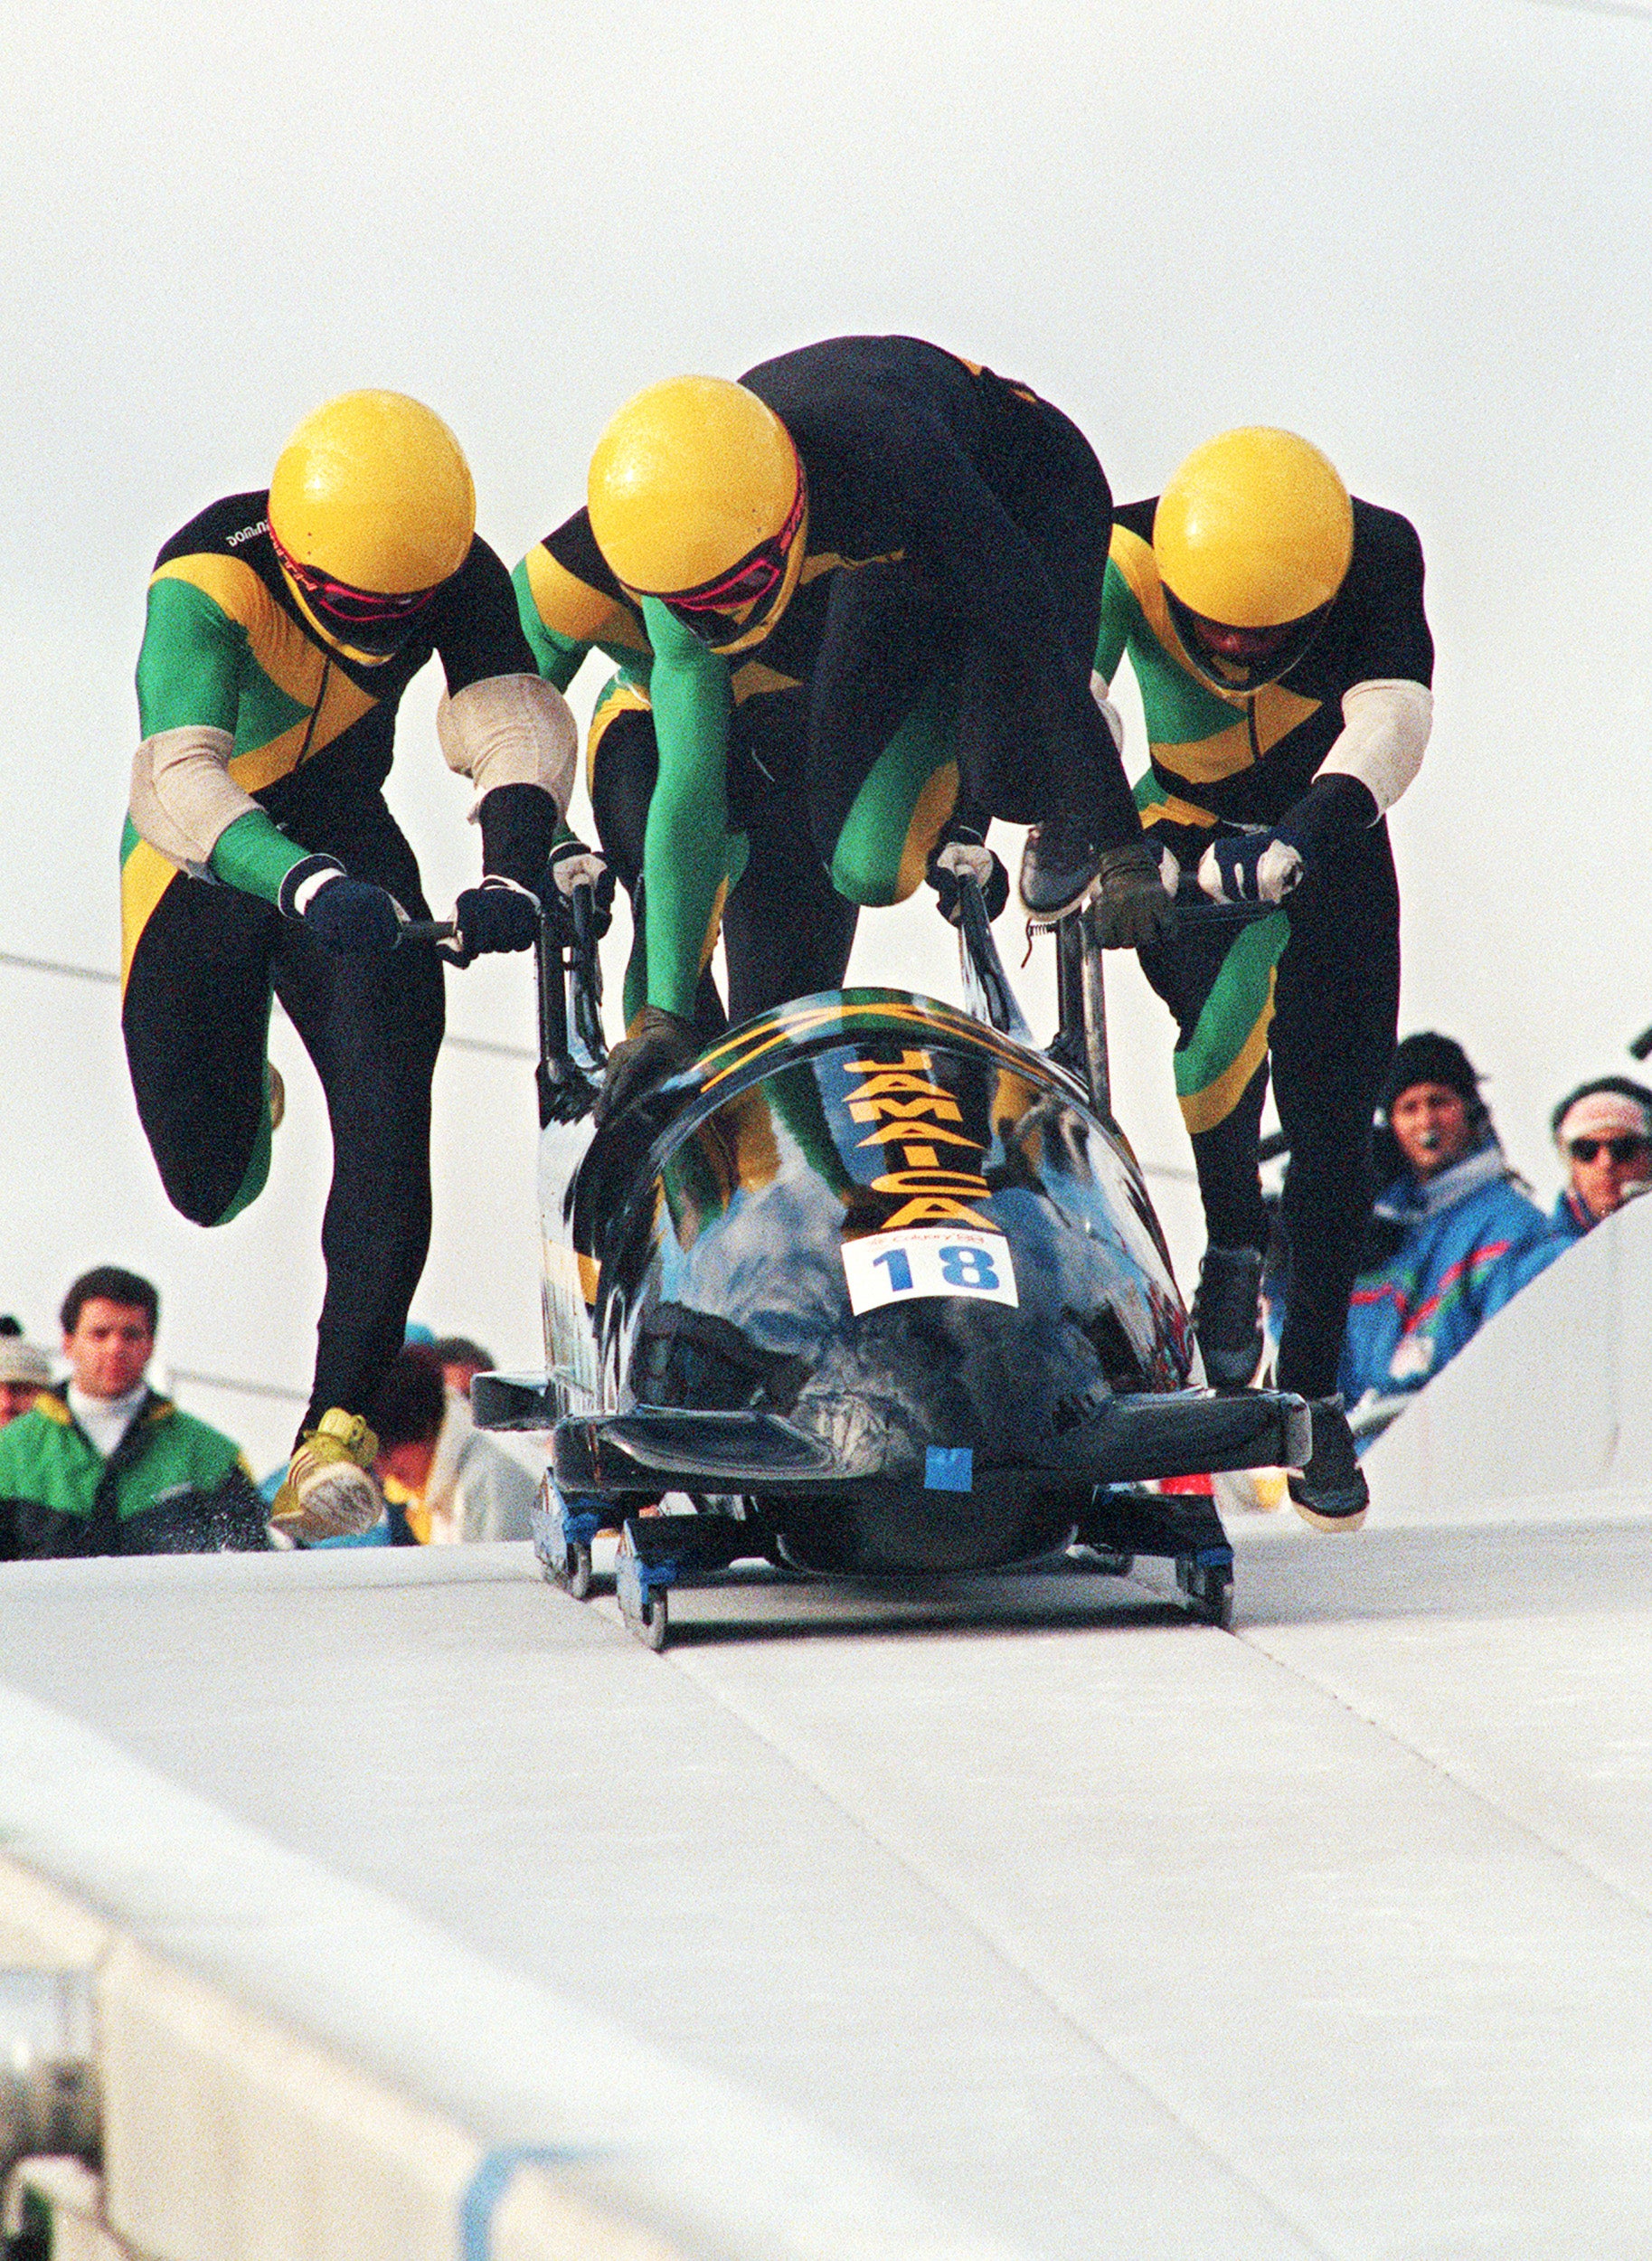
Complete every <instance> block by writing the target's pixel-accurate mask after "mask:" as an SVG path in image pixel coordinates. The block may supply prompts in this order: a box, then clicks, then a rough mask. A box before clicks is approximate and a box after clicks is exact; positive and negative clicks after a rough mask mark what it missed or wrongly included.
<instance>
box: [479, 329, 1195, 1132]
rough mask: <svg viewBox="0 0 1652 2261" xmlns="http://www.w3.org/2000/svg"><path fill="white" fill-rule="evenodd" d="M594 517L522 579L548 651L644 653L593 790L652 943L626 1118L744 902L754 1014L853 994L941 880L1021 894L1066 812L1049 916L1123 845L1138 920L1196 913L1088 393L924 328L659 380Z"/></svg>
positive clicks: (610, 1091) (1107, 903)
mask: <svg viewBox="0 0 1652 2261" xmlns="http://www.w3.org/2000/svg"><path fill="white" fill-rule="evenodd" d="M588 507H589V520H588V525H589V535H587V534H586V532H585V530H584V529H583V528H581V529H580V531H579V533H578V535H577V536H576V535H572V534H570V533H568V532H566V531H565V532H564V534H563V535H562V536H560V537H558V536H553V537H552V540H551V541H550V543H548V544H542V545H541V549H542V553H543V554H542V555H541V556H539V557H537V558H536V557H534V556H533V555H530V558H529V559H528V560H527V561H525V563H524V570H523V572H522V574H521V576H520V577H519V582H518V585H519V588H522V587H523V586H524V583H525V591H524V599H525V601H524V617H526V618H527V620H528V626H529V629H530V633H531V634H533V631H534V618H535V616H537V618H538V620H539V622H540V631H541V632H540V634H539V636H538V638H537V641H538V645H539V649H540V655H541V665H542V667H548V668H549V669H551V670H552V673H553V674H554V672H555V671H557V670H558V669H559V668H560V667H562V665H564V664H566V663H567V661H568V659H569V658H570V657H571V656H572V653H573V651H574V650H575V649H577V648H578V646H579V644H580V643H581V640H590V639H593V638H594V639H595V640H598V641H600V642H602V643H604V644H605V646H606V647H607V648H609V649H610V650H613V651H616V652H617V653H620V652H622V653H623V654H624V655H625V657H626V659H627V662H628V680H626V681H624V682H622V684H621V686H619V688H618V692H617V693H616V694H615V696H616V699H617V701H618V710H617V711H616V712H615V713H612V714H609V715H607V716H604V715H603V714H601V713H600V712H599V717H598V721H599V724H600V725H603V726H604V727H605V728H606V730H607V733H608V735H607V736H606V737H601V736H600V733H599V741H600V743H599V750H598V766H597V771H596V774H595V775H594V776H593V794H594V798H595V800H596V804H597V807H598V809H599V820H601V815H602V810H603V807H604V803H605V801H606V802H607V803H608V805H609V808H610V809H614V810H616V811H617V812H618V815H619V818H620V822H619V823H618V824H615V823H613V822H611V821H610V822H609V823H608V824H607V826H606V828H604V830H603V836H602V837H603V845H604V847H605V848H607V849H608V851H609V855H610V856H611V857H612V859H613V861H614V862H615V864H616V865H617V866H618V868H619V869H620V872H621V875H622V876H624V877H625V878H626V879H627V881H628V884H630V885H635V884H637V882H640V885H641V889H642V894H643V900H644V904H645V959H646V962H645V963H644V964H642V965H640V966H638V965H635V964H634V966H633V969H632V979H631V984H630V989H629V993H628V1000H627V1002H628V1014H629V1016H630V1017H629V1019H628V1031H629V1034H628V1038H627V1041H626V1042H625V1043H624V1044H622V1045H618V1047H617V1048H616V1050H615V1052H614V1054H613V1055H611V1056H610V1061H609V1080H608V1083H607V1086H606V1088H605V1091H604V1093H603V1101H602V1106H603V1110H604V1112H613V1111H614V1110H616V1109H617V1108H618V1107H620V1106H622V1105H623V1104H625V1103H626V1101H627V1099H628V1097H629V1096H631V1095H632V1094H634V1093H637V1092H638V1091H640V1090H641V1089H643V1088H644V1087H646V1086H647V1084H648V1083H651V1082H652V1081H654V1080H655V1079H656V1078H657V1077H658V1076H660V1075H663V1074H667V1073H669V1072H670V1070H671V1069H672V1068H673V1067H675V1066H676V1065H679V1064H682V1063H683V1062H684V1061H685V1060H686V1059H688V1058H690V1057H692V1055H693V1054H694V1051H695V1050H696V1049H697V1048H698V1041H699V1034H700V1032H699V1031H698V1030H697V1029H696V1027H695V1025H694V1011H695V1004H696V997H697V994H698V993H699V989H700V981H701V975H702V971H703V967H704V964H705V962H706V960H707V958H708V957H709V954H710V951H711V948H712V946H713V941H714V940H715V938H716V934H717V932H718V926H719V922H720V920H721V919H722V915H723V904H724V902H725V898H726V902H727V904H728V919H729V937H728V941H729V950H728V957H729V969H730V987H731V994H730V1000H729V1002H730V1010H731V1012H732V1014H733V1015H734V1017H736V1018H743V1017H747V1016H749V1015H750V1014H751V1013H755V1012H759V1011H761V1010H763V1009H766V1008H769V1007H770V1006H773V1005H776V1004H779V1003H781V1002H783V1001H784V1000H785V999H787V998H793V997H797V996H800V995H805V994H807V993H808V992H809V991H811V990H814V989H832V988H835V987H836V986H837V985H838V984H839V983H840V982H841V980H842V979H843V975H844V971H845V967H846V965H847V962H848V957H849V950H850V945H851V943H852V941H853V940H854V928H855V921H856V918H857V915H858V912H859V909H860V907H861V906H863V905H873V904H883V903H898V902H901V901H902V900H903V899H904V898H905V897H906V896H908V895H909V894H911V893H912V891H913V890H914V889H915V888H916V887H917V886H918V885H920V882H921V881H922V880H923V879H924V878H925V877H926V875H929V876H930V877H931V879H932V880H933V881H934V882H936V883H937V884H938V887H939V890H940V891H941V892H942V894H943V903H944V901H945V900H946V898H947V896H948V895H950V897H951V899H952V900H953V901H954V903H955V902H956V894H957V886H958V872H959V871H960V870H962V871H965V872H968V873H969V874H971V875H974V876H977V877H978V878H979V879H981V880H982V881H983V883H984V884H985V886H986V889H987V890H988V891H989V898H990V899H996V903H997V905H998V906H999V907H1001V906H1002V904H1003V903H1004V901H1005V897H1006V894H1007V881H1006V879H1005V875H1003V873H1002V868H1001V867H1000V866H996V864H995V860H994V859H993V857H992V856H991V852H990V850H989V849H988V848H987V847H986V842H985V832H986V824H987V821H988V820H989V818H993V817H1000V818H1006V819H1008V820H1011V821H1014V822H1019V823H1036V822H1040V821H1042V820H1044V819H1054V820H1057V823H1056V828H1055V830H1054V831H1053V832H1052V834H1051V836H1050V837H1051V841H1052V843H1053V844H1056V845H1059V846H1060V848H1061V855H1060V857H1059V858H1058V859H1057V863H1056V864H1054V865H1051V866H1050V867H1049V868H1045V867H1044V866H1043V865H1041V864H1040V862H1039V859H1038V855H1037V851H1036V847H1035V848H1034V856H1033V858H1032V862H1031V865H1030V866H1029V867H1028V868H1027V870H1026V871H1024V893H1025V895H1026V901H1027V903H1028V905H1029V907H1030V908H1032V909H1033V910H1034V911H1035V912H1036V913H1038V914H1039V915H1042V916H1052V917H1053V915H1054V914H1055V913H1057V912H1058V911H1060V910H1061V909H1062V908H1064V907H1066V905H1067V904H1068V903H1069V902H1073V901H1077V900H1080V899H1081V897H1082V896H1083V894H1085V893H1086V892H1087V890H1088V889H1089V888H1090V886H1091V885H1092V884H1093V883H1095V881H1096V880H1097V877H1098V873H1099V871H1100V866H1101V864H1102V860H1103V858H1104V856H1108V855H1109V852H1111V853H1115V854H1117V855H1118V856H1122V858H1123V861H1124V863H1125V864H1126V865H1130V860H1131V857H1132V856H1134V857H1135V859H1136V861H1137V863H1138V864H1139V865H1140V866H1141V868H1140V869H1136V868H1135V866H1131V868H1130V869H1129V870H1128V871H1127V872H1124V873H1122V874H1121V875H1118V876H1116V877H1115V879H1113V880H1111V881H1109V878H1108V877H1107V876H1106V875H1104V876H1103V883H1102V895H1103V903H1104V910H1105V913H1106V918H1107V921H1108V922H1111V923H1115V924H1116V923H1118V922H1119V921H1120V920H1121V921H1122V922H1123V924H1122V926H1121V927H1120V931H1119V932H1118V933H1117V934H1115V935H1113V937H1112V938H1113V939H1115V940H1119V941H1130V942H1134V941H1145V940H1147V939H1150V937H1151V935H1152V934H1153V933H1155V932H1157V931H1159V928H1160V927H1161V926H1162V924H1163V923H1164V922H1166V920H1167V919H1168V917H1169V904H1168V902H1167V899H1166V896H1165V894H1164V892H1163V889H1162V887H1161V886H1160V885H1159V881H1158V875H1157V871H1156V866H1155V865H1154V863H1153V860H1152V858H1151V857H1149V856H1147V851H1146V848H1145V846H1144V844H1143V842H1142V838H1141V826H1140V822H1139V819H1138V817H1137V813H1136V809H1135V806H1134V803H1133V801H1132V800H1131V798H1130V794H1129V790H1128V785H1127V783H1126V781H1125V777H1124V771H1123V767H1122V764H1121V762H1120V760H1119V752H1118V750H1117V746H1116V743H1115V742H1114V739H1113V737H1112V735H1111V734H1110V733H1109V727H1108V725H1107V724H1106V723H1105V721H1104V720H1103V717H1102V714H1101V713H1100V710H1099V708H1098V707H1097V705H1096V704H1095V701H1094V700H1093V698H1092V697H1091V695H1090V656H1091V654H1092V653H1093V651H1094V649H1095V643H1096V635H1097V629H1098V626H1099V623H1100V609H1101V584H1102V577H1103V574H1104V572H1105V571H1106V565H1107V540H1108V533H1109V526H1110V525H1111V515H1112V506H1111V497H1110V495H1109V489H1108V486H1107V481H1106V479H1105V478H1104V477H1103V475H1102V471H1101V467H1100V464H1099V463H1098V462H1097V460H1096V458H1095V454H1094V452H1093V450H1092V449H1090V445H1089V443H1088V441H1087V440H1085V439H1084V437H1083V435H1082V434H1081V432H1080V431H1079V430H1077V428H1076V427H1075V426H1074V425H1073V424H1072V423H1071V422H1070V421H1069V420H1068V419H1067V418H1066V417H1065V416H1063V415H1062V413H1061V412H1060V411H1059V410H1057V409H1055V408H1053V407H1052V406H1051V405H1050V404H1049V403H1048V402H1045V401H1042V400H1040V399H1039V398H1038V397H1037V395H1036V394H1034V393H1031V392H1029V391H1028V390H1027V389H1026V388H1025V387H1024V386H1022V385H1017V384H1012V383H1007V382H1005V380H1004V379H1002V378H1000V377H997V376H995V375H993V374H992V373H991V372H990V371H987V370H983V369H979V368H977V367H976V366H975V365H973V364H969V363H967V362H964V361H961V360H959V359H958V358H957V357H956V356H955V355H951V354H948V353H944V352H942V351H941V350H940V349H939V347H937V346H934V345H925V344H923V343H921V342H920V340H918V339H916V338H906V337H840V338H834V339H830V340H828V341H827V342H826V343H824V344H821V345H809V346H805V347H802V348H801V349H799V350H798V351H797V352H795V353H790V354H784V355H780V356H779V358H778V359H776V360H773V361H769V362H764V363H762V364H760V366H758V367H757V368H754V369H751V370H749V371H748V372H747V374H746V375H745V376H744V377H743V378H742V379H741V381H740V383H730V382H729V381H727V380H726V379H722V378H715V377H679V378H672V379H670V380H668V381H667V382H666V383H663V384H658V385H655V386H653V387H651V388H650V389H649V390H648V391H647V392H645V393H640V394H638V395H637V398H636V399H634V400H633V401H631V402H628V404H627V405H626V406H625V407H624V408H623V409H621V410H620V412H618V415H617V416H616V417H615V418H614V420H613V421H612V422H611V423H610V424H609V427H608V430H606V431H605V432H604V434H603V435H602V438H601V440H600V441H599V444H598V447H597V449H596V452H595V454H594V456H593V458H592V460H591V467H590V480H589V487H588ZM571 584H572V585H571ZM581 607H583V608H584V610H583V614H582V615H581ZM581 618H582V619H583V620H584V621H585V623H586V625H584V626H581ZM637 718H640V719H637ZM616 732H618V733H619V735H618V736H616V735H615V734H614V733H616ZM622 741H623V759H624V760H625V761H626V762H629V763H631V764H633V765H634V767H633V768H632V770H631V771H630V774H629V777H628V781H627V782H626V784H625V788H624V790H623V791H620V790H616V789H615V788H614V787H613V786H612V785H610V783H609V780H608V779H605V777H604V776H603V774H602V772H603V770H604V768H605V766H606V764H605V763H604V761H603V755H604V754H605V753H606V754H608V755H609V756H610V757H611V759H612V761H613V762H615V763H618V762H620V761H621V759H622ZM1047 862H1048V859H1046V863H1047ZM1120 887H1122V893H1121V894H1120ZM1109 888H1110V890H1111V891H1110V892H1109ZM1116 897H1117V900H1115V898H1116ZM1110 931H1111V925H1110V924H1109V932H1110Z"/></svg>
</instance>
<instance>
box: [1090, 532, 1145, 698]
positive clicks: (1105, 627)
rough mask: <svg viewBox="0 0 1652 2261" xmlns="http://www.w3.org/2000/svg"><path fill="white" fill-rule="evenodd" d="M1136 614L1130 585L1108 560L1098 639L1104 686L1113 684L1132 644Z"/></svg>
mask: <svg viewBox="0 0 1652 2261" xmlns="http://www.w3.org/2000/svg"><path fill="white" fill-rule="evenodd" d="M1137 613H1138V608H1137V603H1136V599H1135V597H1134V596H1133V595H1132V594H1131V591H1130V584H1129V582H1128V581H1126V579H1125V577H1124V575H1123V574H1122V573H1121V572H1119V568H1118V566H1117V565H1115V564H1114V563H1113V561H1112V559H1111V558H1109V560H1108V562H1107V577H1106V579H1105V580H1104V581H1103V582H1102V584H1101V629H1100V635H1098V637H1097V638H1096V673H1097V674H1098V675H1099V676H1100V678H1101V680H1102V682H1103V683H1110V682H1111V681H1112V679H1113V677H1114V676H1116V675H1117V674H1118V672H1119V661H1120V660H1121V659H1122V658H1123V657H1124V652H1125V646H1126V645H1127V644H1128V642H1129V640H1130V623H1131V620H1133V619H1134V618H1135V617H1137Z"/></svg>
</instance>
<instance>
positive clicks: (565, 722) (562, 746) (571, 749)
mask: <svg viewBox="0 0 1652 2261" xmlns="http://www.w3.org/2000/svg"><path fill="white" fill-rule="evenodd" d="M436 735H437V738H438V740H439V743H440V746H441V750H442V758H443V760H444V761H445V762H447V764H448V768H449V769H450V770H456V771H458V774H459V775H460V776H461V777H467V778H469V779H470V780H471V782H472V783H473V784H474V785H475V787H476V789H477V797H476V800H475V802H474V803H473V804H472V807H471V810H470V817H471V821H472V823H475V822H476V821H477V815H478V812H479V810H480V809H481V806H482V803H483V801H484V800H485V799H486V797H487V795H488V794H489V793H491V792H493V791H495V790H496V789H497V788H498V787H500V786H502V785H533V786H537V787H538V789H539V790H540V791H541V792H543V793H549V794H550V795H551V797H552V799H553V800H554V801H555V803H556V806H557V811H558V814H559V815H560V814H561V813H562V811H563V810H565V809H567V806H568V797H569V795H570V793H571V791H572V790H573V773H574V769H575V766H576V764H577V762H578V759H579V748H580V733H579V731H578V729H577V727H576V725H575V724H574V719H573V716H572V714H571V713H570V712H569V708H568V702H567V700H566V699H565V698H564V697H563V696H562V693H561V692H560V691H559V690H558V689H557V688H556V686H555V685H554V684H551V683H544V682H542V681H541V679H540V678H539V676H484V678H483V679H482V681H481V682H480V683H467V685H466V686H465V688H464V689H463V690H462V691H455V692H453V693H451V694H448V693H447V692H444V693H443V694H442V697H441V701H440V703H439V705H438V707H437V709H436Z"/></svg>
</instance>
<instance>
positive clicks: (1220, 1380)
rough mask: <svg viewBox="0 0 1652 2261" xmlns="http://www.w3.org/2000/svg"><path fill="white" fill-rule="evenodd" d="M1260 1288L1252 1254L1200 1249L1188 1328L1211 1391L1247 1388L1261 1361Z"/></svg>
mask: <svg viewBox="0 0 1652 2261" xmlns="http://www.w3.org/2000/svg"><path fill="white" fill-rule="evenodd" d="M1261 1284H1262V1260H1261V1256H1260V1253H1259V1252H1258V1251H1257V1250H1256V1249H1254V1248H1215V1247H1211V1248H1207V1249H1206V1250H1205V1252H1204V1263H1202V1264H1201V1265H1200V1266H1199V1285H1198V1288H1197V1290H1196V1291H1194V1300H1193V1323H1194V1334H1195V1335H1197V1337H1198V1338H1199V1356H1200V1357H1201V1358H1203V1359H1204V1378H1205V1380H1206V1381H1207V1382H1209V1383H1210V1385H1211V1386H1212V1387H1213V1389H1248V1388H1249V1387H1250V1386H1251V1381H1252V1380H1253V1379H1254V1377H1255V1374H1256V1369H1257V1367H1259V1366H1260V1364H1261V1362H1262V1321H1261V1311H1260V1302H1259V1298H1260V1292H1261Z"/></svg>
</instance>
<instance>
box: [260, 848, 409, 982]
mask: <svg viewBox="0 0 1652 2261" xmlns="http://www.w3.org/2000/svg"><path fill="white" fill-rule="evenodd" d="M278 904H279V907H280V909H281V911H282V913H284V914H285V916H286V917H288V918H289V919H297V921H298V922H299V923H300V924H301V925H302V926H304V927H305V928H306V929H307V932H309V933H311V934H313V935H314V936H315V938H316V941H318V942H319V943H320V944H321V946H322V948H323V949H324V950H331V951H336V952H337V953H338V955H339V956H341V957H344V956H348V955H352V954H354V955H358V956H361V957H363V958H384V957H388V956H389V954H390V952H391V951H392V950H394V948H395V947H396V940H397V937H398V936H399V934H400V933H401V913H400V912H399V911H398V910H397V908H396V901H395V897H394V896H393V895H391V894H386V892H385V891H384V889H383V888H382V887H375V886H373V885H372V884H371V882H370V881H368V880H365V879H352V878H351V877H350V875H349V874H348V873H347V872H346V871H345V867H344V866H343V865H342V864H340V863H338V862H336V861H335V858H334V857H332V856H306V857H305V859H304V861H303V862H302V863H301V864H295V865H294V866H293V867H292V869H291V871H289V872H288V875H287V876H286V878H285V879H284V880H283V881H282V882H281V890H280V894H279V896H278Z"/></svg>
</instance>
